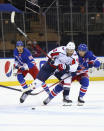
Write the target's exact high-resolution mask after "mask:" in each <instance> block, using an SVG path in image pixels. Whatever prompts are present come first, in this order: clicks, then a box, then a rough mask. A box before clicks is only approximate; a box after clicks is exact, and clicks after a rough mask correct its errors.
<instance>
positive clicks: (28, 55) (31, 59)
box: [25, 50, 35, 68]
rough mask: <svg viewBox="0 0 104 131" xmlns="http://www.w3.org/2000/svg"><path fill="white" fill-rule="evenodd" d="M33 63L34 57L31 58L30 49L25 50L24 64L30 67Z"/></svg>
mask: <svg viewBox="0 0 104 131" xmlns="http://www.w3.org/2000/svg"><path fill="white" fill-rule="evenodd" d="M34 64H35V61H34V58H33V56H32V54H31V53H30V51H28V50H27V53H26V64H25V66H26V65H27V66H28V68H32V67H33V66H34Z"/></svg>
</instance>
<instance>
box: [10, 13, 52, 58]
mask: <svg viewBox="0 0 104 131" xmlns="http://www.w3.org/2000/svg"><path fill="white" fill-rule="evenodd" d="M11 23H12V24H14V26H15V27H16V29H17V30H18V31H19V32H20V33H21V34H22V35H23V36H24V37H25V38H26V39H28V40H31V41H33V40H32V39H31V38H30V37H29V36H28V35H27V34H26V33H25V32H23V30H22V29H20V28H19V27H18V26H17V25H16V23H15V11H13V12H12V13H11ZM38 49H39V50H40V51H41V52H42V53H43V54H44V55H45V56H47V57H48V58H49V59H52V58H51V57H49V56H48V55H47V53H46V52H45V51H44V50H43V49H42V48H41V47H40V46H39V45H38Z"/></svg>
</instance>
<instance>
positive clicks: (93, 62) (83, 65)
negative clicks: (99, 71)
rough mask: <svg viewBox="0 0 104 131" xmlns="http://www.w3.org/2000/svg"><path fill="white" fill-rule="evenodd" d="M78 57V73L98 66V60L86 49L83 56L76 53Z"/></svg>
mask: <svg viewBox="0 0 104 131" xmlns="http://www.w3.org/2000/svg"><path fill="white" fill-rule="evenodd" d="M78 57H79V66H78V71H79V73H84V72H88V69H89V68H92V67H95V68H98V67H99V66H100V61H99V60H98V59H97V57H96V56H95V55H94V54H93V53H92V52H91V51H87V52H86V54H85V56H84V57H81V56H80V55H79V53H78Z"/></svg>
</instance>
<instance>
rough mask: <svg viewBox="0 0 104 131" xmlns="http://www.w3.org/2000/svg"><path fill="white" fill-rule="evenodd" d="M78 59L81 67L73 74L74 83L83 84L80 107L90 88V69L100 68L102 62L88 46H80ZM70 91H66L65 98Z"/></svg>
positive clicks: (79, 101)
mask: <svg viewBox="0 0 104 131" xmlns="http://www.w3.org/2000/svg"><path fill="white" fill-rule="evenodd" d="M78 57H79V66H78V69H77V72H76V73H72V76H73V78H72V81H74V80H77V81H79V83H80V84H81V87H80V91H79V96H78V105H83V104H84V103H85V101H84V99H83V97H84V96H85V94H86V92H87V89H88V86H89V76H88V69H89V68H92V67H95V68H98V67H99V66H100V62H99V60H98V59H97V57H96V56H95V55H94V54H93V53H92V52H91V51H89V50H88V47H87V45H86V44H80V45H79V46H78ZM69 92H70V90H67V89H64V92H63V98H64V97H65V96H69Z"/></svg>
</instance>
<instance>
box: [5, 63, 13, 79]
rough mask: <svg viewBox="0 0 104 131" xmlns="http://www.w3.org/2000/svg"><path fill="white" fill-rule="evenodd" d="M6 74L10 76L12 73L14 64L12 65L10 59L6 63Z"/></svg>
mask: <svg viewBox="0 0 104 131" xmlns="http://www.w3.org/2000/svg"><path fill="white" fill-rule="evenodd" d="M4 68H5V74H6V76H7V77H10V76H11V75H12V66H11V63H10V61H7V62H6V63H5V67H4Z"/></svg>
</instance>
